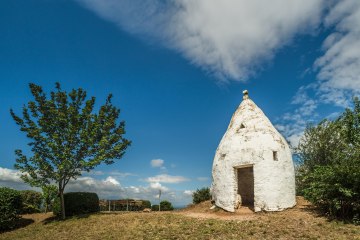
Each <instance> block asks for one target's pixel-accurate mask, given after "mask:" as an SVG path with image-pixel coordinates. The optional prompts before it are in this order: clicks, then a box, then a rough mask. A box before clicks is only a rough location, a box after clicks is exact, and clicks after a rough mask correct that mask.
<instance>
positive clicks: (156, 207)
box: [151, 204, 159, 211]
mask: <svg viewBox="0 0 360 240" xmlns="http://www.w3.org/2000/svg"><path fill="white" fill-rule="evenodd" d="M151 211H159V205H158V204H155V205H152V206H151Z"/></svg>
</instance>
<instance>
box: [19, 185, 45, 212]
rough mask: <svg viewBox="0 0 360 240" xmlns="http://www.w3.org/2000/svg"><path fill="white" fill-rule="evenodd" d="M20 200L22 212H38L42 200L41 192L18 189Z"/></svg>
mask: <svg viewBox="0 0 360 240" xmlns="http://www.w3.org/2000/svg"><path fill="white" fill-rule="evenodd" d="M20 195H21V200H22V204H23V207H22V210H21V213H22V214H26V213H39V212H40V208H41V204H42V201H43V196H42V194H41V193H39V192H36V191H33V190H24V191H20Z"/></svg>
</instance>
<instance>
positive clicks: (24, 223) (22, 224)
mask: <svg viewBox="0 0 360 240" xmlns="http://www.w3.org/2000/svg"><path fill="white" fill-rule="evenodd" d="M34 222H35V221H34V220H33V219H29V218H20V219H18V220H17V221H16V222H15V223H14V225H13V226H12V227H11V228H10V229H5V230H0V233H4V232H11V231H15V230H17V229H20V228H24V227H26V226H28V225H30V224H32V223H34Z"/></svg>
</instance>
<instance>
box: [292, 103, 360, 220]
mask: <svg viewBox="0 0 360 240" xmlns="http://www.w3.org/2000/svg"><path fill="white" fill-rule="evenodd" d="M296 151H297V153H298V154H299V157H300V159H301V163H300V166H299V167H298V173H297V178H298V179H297V183H298V186H297V187H298V188H300V189H299V192H300V193H302V194H303V195H304V197H305V198H307V199H308V200H310V201H311V202H312V203H314V204H315V205H316V206H318V207H320V209H322V210H324V211H325V212H326V213H327V214H329V215H330V216H332V217H339V218H342V219H352V220H353V221H359V220H360V101H359V99H358V98H354V108H353V109H346V110H345V111H344V113H342V114H341V115H340V116H339V117H338V118H337V119H336V120H334V121H329V120H324V121H322V122H320V123H319V124H318V125H317V126H308V127H307V128H306V130H305V132H304V136H303V137H302V138H301V140H300V143H299V146H298V148H297V149H296Z"/></svg>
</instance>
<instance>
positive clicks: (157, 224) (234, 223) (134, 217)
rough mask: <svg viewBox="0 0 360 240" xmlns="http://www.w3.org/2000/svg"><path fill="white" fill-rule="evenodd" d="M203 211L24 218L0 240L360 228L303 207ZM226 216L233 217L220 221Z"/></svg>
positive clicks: (319, 233)
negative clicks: (276, 210) (251, 211)
mask: <svg viewBox="0 0 360 240" xmlns="http://www.w3.org/2000/svg"><path fill="white" fill-rule="evenodd" d="M208 206H209V203H204V204H202V205H199V206H196V207H192V208H190V209H187V210H184V211H177V212H168V213H164V212H161V213H158V212H152V213H121V212H120V213H114V214H111V213H99V214H94V215H89V216H82V217H81V218H79V217H78V218H71V219H68V220H66V221H56V220H53V219H51V218H50V217H51V215H49V214H48V215H45V214H32V215H26V216H24V217H26V218H29V219H33V221H34V222H33V223H31V224H29V225H27V226H25V227H23V228H19V229H17V230H14V231H11V232H6V233H2V234H1V235H0V239H31V240H36V239H54V240H55V239H76V240H80V239H360V226H354V225H351V224H343V223H340V222H336V221H332V222H329V221H328V220H327V219H326V218H323V217H319V216H317V215H316V213H314V212H313V211H311V209H310V210H309V209H308V207H307V206H306V202H304V203H302V204H300V205H299V207H296V208H294V209H289V210H286V211H284V212H279V213H260V214H251V216H252V218H251V219H246V218H241V216H243V215H244V214H243V213H241V212H240V213H236V214H230V213H226V212H223V211H221V210H217V211H209V210H208ZM188 213H198V214H205V215H206V214H207V215H208V217H206V218H204V217H197V218H193V217H188V215H187V214H188ZM194 216H195V217H196V215H194ZM227 216H237V217H238V218H236V217H235V218H234V219H233V220H231V221H229V220H224V219H227ZM239 216H240V217H239ZM212 218H216V219H212Z"/></svg>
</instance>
